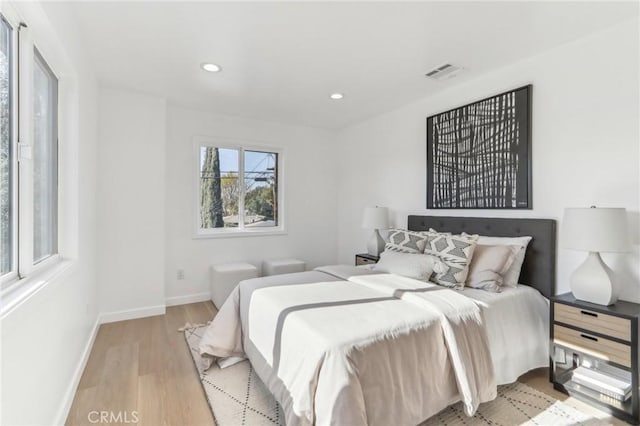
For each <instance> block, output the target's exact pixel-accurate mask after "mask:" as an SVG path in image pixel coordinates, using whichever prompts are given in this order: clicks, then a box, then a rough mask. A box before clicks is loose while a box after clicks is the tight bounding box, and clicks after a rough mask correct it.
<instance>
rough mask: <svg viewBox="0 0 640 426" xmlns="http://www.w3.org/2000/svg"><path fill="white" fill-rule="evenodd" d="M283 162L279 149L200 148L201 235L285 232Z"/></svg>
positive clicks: (208, 146)
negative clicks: (282, 201)
mask: <svg viewBox="0 0 640 426" xmlns="http://www.w3.org/2000/svg"><path fill="white" fill-rule="evenodd" d="M280 161H281V154H280V153H279V152H277V151H276V150H262V149H245V148H242V147H221V146H212V145H204V144H203V145H200V146H199V165H200V168H199V169H200V170H199V206H198V207H199V217H198V222H199V224H198V228H199V230H200V231H201V232H200V233H201V234H202V233H204V234H215V233H220V232H229V231H231V232H233V231H237V232H242V231H247V232H256V233H258V232H265V231H274V230H282V206H281V201H280V200H281V195H282V194H281V193H280V187H279V180H280V177H279V176H280V171H281V166H280ZM202 231H204V232H202Z"/></svg>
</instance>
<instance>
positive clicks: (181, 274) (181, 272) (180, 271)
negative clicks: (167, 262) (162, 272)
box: [176, 268, 184, 280]
mask: <svg viewBox="0 0 640 426" xmlns="http://www.w3.org/2000/svg"><path fill="white" fill-rule="evenodd" d="M176 278H177V279H179V280H184V269H182V268H180V269H178V271H177V272H176Z"/></svg>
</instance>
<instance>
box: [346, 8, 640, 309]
mask: <svg viewBox="0 0 640 426" xmlns="http://www.w3.org/2000/svg"><path fill="white" fill-rule="evenodd" d="M638 48H639V46H638V19H634V20H631V21H626V22H624V23H622V24H620V25H618V26H616V27H613V28H611V29H608V30H606V31H604V32H601V33H598V34H594V35H592V36H590V37H588V38H584V39H582V40H578V41H576V42H573V43H570V44H567V45H564V46H561V47H558V48H556V49H553V50H551V51H548V52H546V53H544V54H541V55H539V56H535V57H532V58H529V59H527V60H524V61H522V62H519V63H516V64H513V65H510V66H508V67H505V68H502V69H500V70H498V71H495V72H492V73H490V74H486V75H483V76H480V77H478V78H476V79H474V80H471V81H468V82H465V83H464V84H460V85H458V86H453V87H452V88H450V89H448V90H446V91H443V92H441V93H439V94H437V95H435V96H431V97H428V98H424V99H422V100H421V101H419V102H415V103H412V104H410V105H407V106H405V107H403V108H400V109H397V110H395V111H392V112H389V113H386V114H384V115H380V116H378V117H375V118H372V119H370V120H367V121H365V122H362V123H358V124H356V125H353V126H351V127H349V128H347V129H345V130H344V131H343V132H342V133H341V134H340V138H341V146H342V150H341V154H342V155H341V160H342V161H341V167H340V175H339V180H340V186H339V188H338V191H339V203H338V204H339V206H340V211H341V212H349V213H350V214H344V213H342V214H340V216H339V229H338V231H339V232H338V238H339V242H338V247H339V259H340V261H342V262H345V263H347V262H349V263H350V262H351V261H352V257H353V254H354V253H356V252H361V251H363V250H364V249H365V245H366V242H367V238H368V237H369V233H370V232H371V231H370V230H363V229H361V227H360V220H361V217H360V215H361V212H362V210H363V208H364V207H365V206H367V205H382V206H388V207H390V208H391V209H393V210H394V212H395V216H396V226H402V227H404V226H406V216H407V214H408V213H417V214H433V215H459V216H504V217H546V218H554V219H558V220H559V221H560V220H561V217H562V213H563V209H564V208H565V207H571V206H572V207H580V206H590V205H598V206H601V207H606V206H613V207H615V206H620V207H626V208H627V209H628V211H629V218H630V225H631V232H632V233H633V240H634V244H635V245H634V252H633V253H632V254H629V255H606V256H605V260H606V261H608V262H609V264H610V265H611V266H612V267H613V269H614V270H615V271H617V274H618V276H619V278H620V279H621V280H622V281H623V291H622V295H621V296H622V298H624V299H629V300H636V301H640V256H639V254H638V243H639V241H638V240H639V239H640V238H639V237H638V233H639V228H640V227H639V222H640V213H639V210H640V203H639V195H640V183H639V175H638V168H639V167H638V166H639V162H640V156H639V145H640V138H639V128H638V127H639V122H638V120H639V118H638V117H639V113H640V111H639V108H638V91H639V86H638V78H639V69H638V60H639V57H638V55H639V51H638ZM529 83H531V84H533V209H532V210H530V211H527V210H524V211H523V210H520V211H500V210H483V211H464V210H457V211H456V210H431V211H428V212H427V211H426V210H425V206H426V182H425V180H426V179H425V166H426V117H427V116H429V115H433V114H435V113H438V112H442V111H446V110H448V109H451V108H454V107H456V106H460V105H464V104H467V103H469V102H472V101H474V100H477V99H482V98H485V97H487V96H490V95H492V94H497V93H501V92H503V91H506V90H509V89H513V88H517V87H520V86H523V85H526V84H529ZM559 225H561V224H560V223H559ZM558 252H559V255H558V262H559V263H558V292H559V293H562V292H565V291H568V290H569V287H568V278H569V275H570V273H571V272H572V271H573V270H574V269H575V268H576V266H577V265H578V264H579V262H581V261H582V259H583V258H584V257H585V256H586V253H580V252H570V251H568V250H564V249H562V248H560V247H559V250H558Z"/></svg>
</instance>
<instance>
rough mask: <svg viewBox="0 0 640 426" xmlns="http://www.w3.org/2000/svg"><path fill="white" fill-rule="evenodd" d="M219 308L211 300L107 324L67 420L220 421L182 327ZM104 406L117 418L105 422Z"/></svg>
mask: <svg viewBox="0 0 640 426" xmlns="http://www.w3.org/2000/svg"><path fill="white" fill-rule="evenodd" d="M215 313H216V309H215V307H214V306H213V304H212V303H211V302H203V303H194V304H190V305H182V306H173V307H169V308H167V313H166V314H165V315H160V316H155V317H149V318H142V319H137V320H130V321H121V322H114V323H110V324H103V325H101V326H100V329H99V331H98V335H97V336H96V340H95V343H94V345H93V348H92V350H91V355H90V357H89V360H88V362H87V366H86V368H85V370H84V373H83V375H82V379H81V380H80V384H79V385H78V389H77V391H76V395H75V398H74V401H73V404H72V406H71V410H70V412H69V417H68V418H67V421H66V425H67V426H75V425H92V424H110V425H131V424H137V425H142V426H146V425H149V426H161V425H198V426H199V425H203V426H205V425H215V423H214V421H213V416H212V415H211V410H210V409H209V405H208V404H207V401H206V399H205V396H204V392H203V390H202V385H201V384H200V380H199V378H198V374H197V373H196V370H195V367H194V365H193V361H192V360H191V354H190V353H189V350H188V348H187V345H186V344H185V340H184V334H183V333H181V332H178V331H177V330H178V328H180V327H182V326H183V325H184V324H185V323H186V322H187V321H188V322H191V323H192V324H195V323H206V322H207V321H209V320H211V319H212V318H213V316H214V315H215ZM103 411H104V412H107V414H102V415H103V416H105V415H110V416H112V417H111V418H107V417H104V418H103V420H107V421H104V422H101V421H99V420H100V415H101V412H103ZM111 413H112V414H111ZM118 416H119V417H118ZM96 420H98V421H96ZM135 420H137V421H135Z"/></svg>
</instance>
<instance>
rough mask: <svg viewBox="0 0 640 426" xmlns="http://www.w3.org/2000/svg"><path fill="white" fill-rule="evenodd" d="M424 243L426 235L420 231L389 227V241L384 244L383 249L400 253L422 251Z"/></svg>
mask: <svg viewBox="0 0 640 426" xmlns="http://www.w3.org/2000/svg"><path fill="white" fill-rule="evenodd" d="M426 243H427V237H426V236H425V235H423V234H422V233H420V232H411V231H405V230H404V229H391V230H390V231H389V242H388V243H387V244H386V245H385V246H384V250H385V251H395V252H400V253H422V252H424V246H425V244H426Z"/></svg>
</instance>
